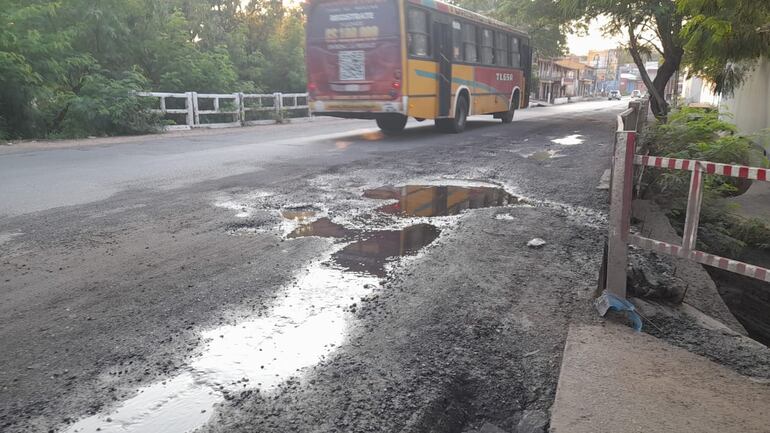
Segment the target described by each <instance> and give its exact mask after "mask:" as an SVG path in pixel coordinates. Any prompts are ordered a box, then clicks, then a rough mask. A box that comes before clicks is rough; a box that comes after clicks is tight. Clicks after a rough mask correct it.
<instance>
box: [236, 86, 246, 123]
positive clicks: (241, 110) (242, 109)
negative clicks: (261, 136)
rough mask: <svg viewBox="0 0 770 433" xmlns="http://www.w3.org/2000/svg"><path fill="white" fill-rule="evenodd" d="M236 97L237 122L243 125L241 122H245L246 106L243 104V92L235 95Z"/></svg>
mask: <svg viewBox="0 0 770 433" xmlns="http://www.w3.org/2000/svg"><path fill="white" fill-rule="evenodd" d="M236 97H237V98H238V99H237V101H238V121H239V122H241V125H243V122H245V121H246V111H245V110H246V106H245V104H244V102H243V92H238V93H236Z"/></svg>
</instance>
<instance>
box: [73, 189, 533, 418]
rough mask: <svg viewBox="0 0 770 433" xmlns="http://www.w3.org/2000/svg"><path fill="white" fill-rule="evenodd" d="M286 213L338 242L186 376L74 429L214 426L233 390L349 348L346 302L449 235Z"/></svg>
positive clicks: (214, 342) (208, 334)
mask: <svg viewBox="0 0 770 433" xmlns="http://www.w3.org/2000/svg"><path fill="white" fill-rule="evenodd" d="M364 195H365V196H366V197H369V198H380V199H389V200H397V203H395V204H389V205H386V206H382V207H380V208H378V210H379V211H382V212H385V213H386V214H390V215H394V216H396V217H403V216H416V217H436V216H449V215H456V214H458V213H460V212H462V211H463V210H466V209H477V208H484V207H493V206H504V205H507V204H514V203H518V202H519V199H518V198H517V197H515V196H513V195H511V194H509V193H507V192H506V191H505V190H503V189H502V188H497V187H476V186H428V185H408V186H404V187H383V188H377V189H373V190H369V191H367V192H366V193H365V194H364ZM216 206H219V207H223V208H228V209H233V210H235V211H237V212H238V214H236V216H237V217H239V218H243V217H245V216H247V215H252V214H253V213H254V212H255V210H256V208H254V207H249V206H248V205H246V204H244V203H239V202H236V201H220V202H218V203H216ZM280 213H281V216H282V217H283V218H284V219H285V220H286V221H287V222H291V223H292V224H296V226H295V228H294V230H293V231H291V232H290V233H289V234H288V236H287V237H288V238H299V237H305V236H318V237H324V238H331V239H330V240H329V241H328V242H329V243H330V247H329V249H328V250H327V252H326V253H325V254H324V256H322V257H320V258H319V259H318V260H316V261H313V262H312V263H311V264H310V265H309V266H307V267H306V268H305V269H304V270H302V271H300V272H299V273H298V274H297V275H296V278H295V280H294V282H293V283H291V284H287V285H286V286H284V287H283V288H282V289H281V290H280V291H278V293H277V297H276V301H275V302H276V303H275V304H274V305H273V306H272V307H271V309H270V310H269V311H268V313H266V314H265V315H262V316H260V317H256V318H253V319H251V320H246V321H243V322H240V323H237V324H234V325H226V326H220V327H217V328H213V329H210V330H207V331H203V332H202V333H201V335H202V337H203V338H204V341H207V343H206V344H205V346H204V347H203V351H202V354H201V355H200V356H199V357H197V358H195V359H192V360H191V361H189V363H188V364H187V366H185V367H184V368H183V369H182V372H181V373H180V374H178V375H176V376H174V377H171V378H167V379H165V380H163V381H161V382H157V383H154V384H150V385H148V386H146V387H143V388H141V389H139V390H138V394H136V395H135V396H134V397H132V398H130V399H128V400H126V401H124V402H122V403H121V404H120V405H119V406H118V407H116V408H114V409H112V410H111V411H110V412H105V413H100V414H97V415H93V416H89V417H86V418H83V419H81V420H80V421H78V422H76V423H75V424H72V425H70V426H68V427H67V428H66V429H65V430H64V431H65V432H67V433H76V432H78V433H84V432H97V431H99V432H107V433H110V432H114V433H139V432H164V433H186V432H190V431H193V430H195V429H196V428H199V427H201V426H202V425H204V424H205V423H206V422H208V420H209V419H210V417H211V415H212V414H213V412H214V411H215V405H216V404H217V403H221V402H222V401H224V400H226V399H227V398H228V397H229V396H232V395H236V393H238V392H241V391H245V390H250V391H254V392H261V393H269V392H271V390H273V389H275V388H276V387H277V386H278V385H279V384H281V383H283V382H284V381H285V380H286V379H288V378H289V377H292V376H297V375H299V374H302V370H303V369H307V368H309V367H311V366H313V365H315V364H316V363H318V362H319V361H320V360H321V359H323V358H324V357H325V356H327V355H329V354H330V353H331V352H332V351H333V350H334V348H335V347H337V346H339V345H341V344H343V343H344V341H345V338H346V336H347V334H348V328H349V326H350V319H351V317H350V313H349V312H348V308H347V307H348V306H350V305H351V304H353V303H355V302H357V301H359V300H360V299H361V298H363V297H365V296H367V295H369V294H370V293H371V292H372V290H374V289H375V288H376V287H378V286H379V284H380V281H381V278H382V277H384V276H385V275H386V273H387V270H388V265H389V264H390V263H392V262H393V261H395V260H396V259H397V258H398V257H402V256H411V255H415V254H417V253H418V252H419V251H420V250H421V249H422V248H423V247H425V246H426V245H429V244H430V243H432V242H433V241H435V240H436V239H437V238H438V236H439V235H440V233H441V231H440V229H439V228H437V227H436V226H434V225H432V224H426V223H421V224H413V225H409V226H407V227H405V228H402V229H399V230H378V231H366V230H356V229H353V228H348V227H345V226H343V225H341V224H338V223H335V222H333V221H332V220H331V219H330V218H328V217H327V216H326V215H325V211H322V210H321V209H320V208H316V207H314V206H299V207H293V208H283V209H281V211H280ZM244 214H245V215H244ZM284 233H285V232H284Z"/></svg>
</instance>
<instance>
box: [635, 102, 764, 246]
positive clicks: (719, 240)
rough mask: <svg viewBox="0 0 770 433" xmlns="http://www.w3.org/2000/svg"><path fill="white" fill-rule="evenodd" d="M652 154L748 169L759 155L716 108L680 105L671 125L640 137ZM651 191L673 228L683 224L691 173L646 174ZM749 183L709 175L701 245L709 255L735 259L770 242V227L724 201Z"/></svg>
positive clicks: (671, 118)
mask: <svg viewBox="0 0 770 433" xmlns="http://www.w3.org/2000/svg"><path fill="white" fill-rule="evenodd" d="M642 144H643V146H645V147H646V148H647V149H649V151H650V153H651V154H652V155H659V156H665V157H671V158H682V159H695V160H704V161H711V162H719V163H725V164H741V165H748V164H750V162H751V161H752V160H755V159H757V157H758V156H759V155H758V151H757V150H756V148H754V147H753V145H752V142H751V140H749V139H748V138H746V137H743V136H740V135H738V134H737V132H736V128H735V126H734V125H733V124H731V123H728V122H726V121H725V120H723V119H720V117H719V113H718V112H717V111H715V110H706V109H701V108H689V107H682V108H680V109H678V110H676V111H673V112H672V113H671V114H670V116H669V118H668V122H667V123H662V122H659V123H657V124H655V125H653V126H652V127H650V128H649V129H648V130H647V131H646V132H645V133H644V135H643V136H642ZM645 173H646V177H645V182H646V184H647V186H648V188H647V193H648V194H650V193H651V194H652V195H653V196H654V197H655V198H656V200H657V201H658V202H659V203H661V204H663V205H665V206H667V207H668V208H669V212H670V216H671V217H672V219H673V222H674V223H675V225H678V226H679V227H680V228H681V227H682V226H683V225H684V219H685V214H686V213H685V212H686V208H687V195H688V191H689V185H690V172H689V171H668V170H648V171H646V172H645ZM749 185H750V182H748V181H746V180H742V179H737V178H733V177H725V176H713V175H710V176H706V177H705V179H704V196H703V206H702V210H701V215H700V230H699V232H698V233H699V234H698V242H699V243H700V247H701V248H702V249H704V250H706V251H709V252H713V253H716V254H721V255H727V256H730V257H735V256H736V255H737V254H738V253H739V252H740V250H741V249H742V248H744V247H745V246H746V245H752V246H758V247H765V246H767V245H768V244H770V229H769V228H768V227H766V226H765V225H764V224H762V222H761V221H758V220H745V219H743V218H741V217H740V216H738V215H737V214H736V212H735V209H734V207H733V206H731V205H730V204H729V202H728V201H727V200H725V198H726V197H730V196H734V195H739V194H742V193H743V192H745V191H746V189H748V187H749Z"/></svg>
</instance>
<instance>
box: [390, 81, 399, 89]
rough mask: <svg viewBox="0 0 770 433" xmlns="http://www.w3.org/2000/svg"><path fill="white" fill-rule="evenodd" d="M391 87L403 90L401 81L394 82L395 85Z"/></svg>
mask: <svg viewBox="0 0 770 433" xmlns="http://www.w3.org/2000/svg"><path fill="white" fill-rule="evenodd" d="M390 87H392V88H394V89H400V88H401V82H400V81H394V82H393V84H391V85H390Z"/></svg>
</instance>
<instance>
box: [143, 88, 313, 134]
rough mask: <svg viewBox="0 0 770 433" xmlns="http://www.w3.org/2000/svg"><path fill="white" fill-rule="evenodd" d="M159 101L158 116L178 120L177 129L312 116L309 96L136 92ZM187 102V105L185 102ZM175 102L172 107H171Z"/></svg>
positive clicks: (239, 124) (176, 121) (236, 124)
mask: <svg viewBox="0 0 770 433" xmlns="http://www.w3.org/2000/svg"><path fill="white" fill-rule="evenodd" d="M134 94H135V95H136V96H140V97H145V98H157V100H158V105H157V108H153V111H154V112H156V113H160V114H162V115H163V116H164V117H165V118H166V119H167V120H172V121H174V123H175V125H171V128H170V129H175V128H184V129H189V128H217V127H220V128H221V127H230V126H243V125H253V124H257V123H273V122H281V121H283V120H284V119H288V118H307V117H311V115H312V113H311V112H310V106H309V104H308V94H307V93H280V92H276V93H265V94H252V93H224V94H220V93H197V92H185V93H168V92H136V93H134ZM182 101H183V103H182ZM169 102H171V104H169Z"/></svg>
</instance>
